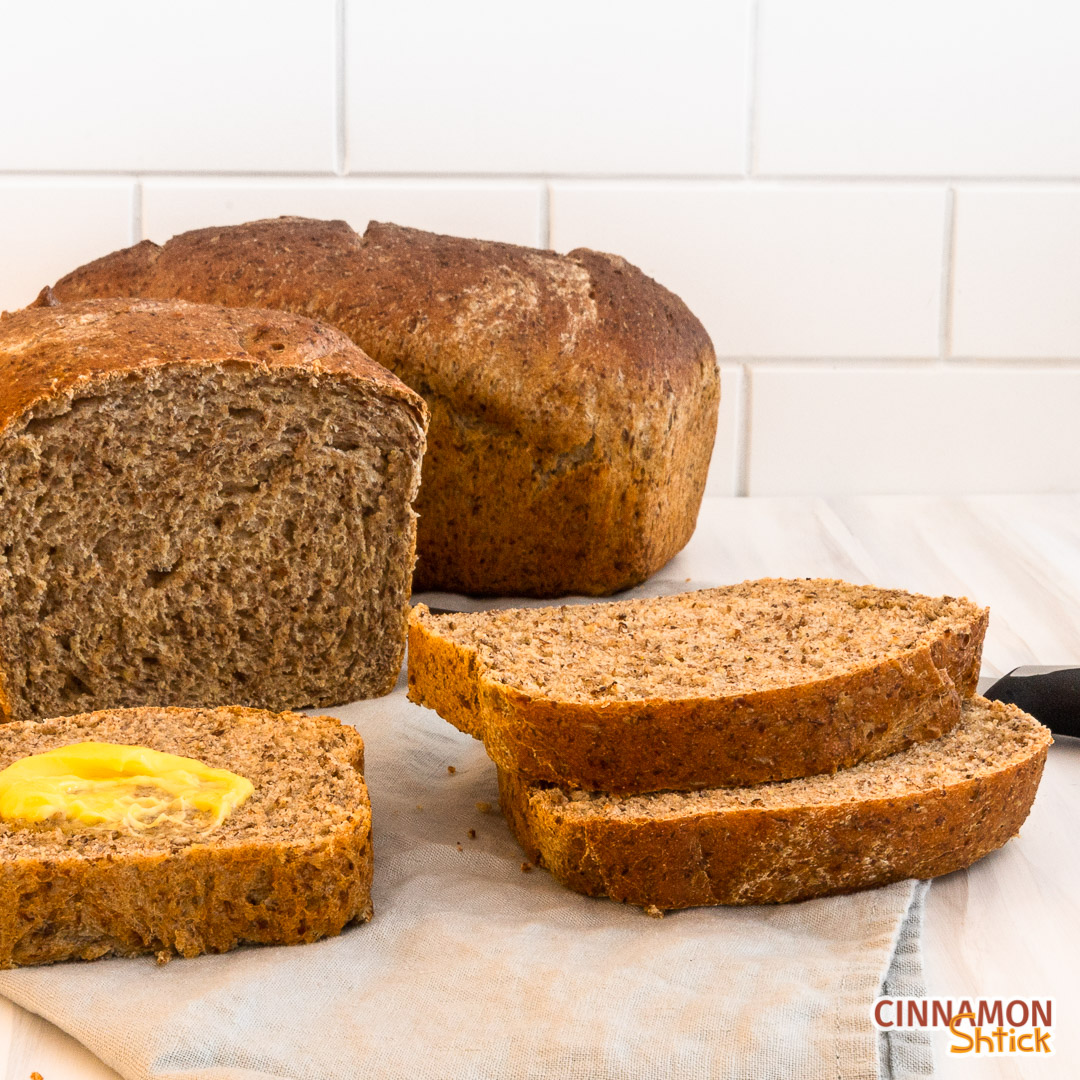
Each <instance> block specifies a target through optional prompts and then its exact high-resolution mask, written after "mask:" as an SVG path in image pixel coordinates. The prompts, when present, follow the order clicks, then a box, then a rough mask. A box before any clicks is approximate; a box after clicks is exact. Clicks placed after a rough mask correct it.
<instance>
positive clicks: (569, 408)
mask: <svg viewBox="0 0 1080 1080" xmlns="http://www.w3.org/2000/svg"><path fill="white" fill-rule="evenodd" d="M55 291H56V295H57V296H58V297H59V298H60V299H61V300H63V301H65V302H67V301H70V300H78V299H85V298H88V297H101V296H145V297H158V298H173V297H179V298H182V299H185V300H194V301H199V302H202V303H214V304H228V305H231V306H236V307H246V306H249V305H253V306H258V307H268V308H279V309H281V310H283V311H293V312H296V313H298V314H301V315H309V316H314V317H315V318H318V319H323V320H325V321H326V322H329V323H331V324H333V325H334V326H337V327H339V328H340V329H342V330H344V331H345V332H346V333H347V334H348V335H349V336H350V337H351V338H352V339H353V341H355V342H356V343H357V345H359V346H360V347H361V348H362V349H364V350H365V351H366V352H367V353H368V354H369V355H370V356H372V357H373V358H374V359H375V360H377V361H378V362H379V363H380V364H384V365H385V366H386V367H388V368H389V369H390V370H391V371H393V372H394V374H396V375H398V376H399V377H400V378H401V379H402V380H403V381H404V382H406V383H408V385H409V386H411V387H412V388H413V389H414V390H416V391H417V392H418V393H420V394H422V395H423V397H424V398H425V400H426V401H427V402H428V405H429V406H430V407H431V430H430V432H429V436H428V453H427V457H426V458H425V460H424V483H423V486H422V487H421V489H420V494H419V497H418V501H417V510H418V512H419V514H420V524H419V536H418V540H417V546H418V552H419V559H418V562H417V568H416V584H415V588H416V589H417V590H420V589H447V590H450V591H453V592H465V593H476V594H488V595H496V596H562V595H565V594H567V593H587V594H593V595H600V594H604V593H611V592H615V591H617V590H619V589H624V588H626V587H628V586H630V585H634V584H636V583H637V582H639V581H644V580H645V579H646V578H647V577H648V576H649V575H650V574H652V573H653V572H654V571H656V570H659V569H660V567H661V566H663V565H664V564H665V563H666V562H667V561H668V560H669V559H670V558H671V557H672V556H673V555H674V554H675V553H676V552H677V551H678V550H679V549H680V548H681V547H682V546H683V545H684V544H685V543H686V542H687V541H688V540H689V539H690V536H691V534H692V533H693V531H694V524H695V521H696V519H697V512H698V507H699V505H700V503H701V496H702V492H703V491H704V488H705V478H706V474H707V473H708V468H709V456H710V454H711V453H712V446H713V438H714V435H715V432H716V417H717V408H718V404H719V400H720V379H719V373H718V371H717V367H716V356H715V353H714V351H713V347H712V343H711V342H710V340H709V336H708V334H707V333H706V332H705V329H704V328H703V327H702V325H701V323H700V322H699V321H698V320H697V319H696V318H695V317H694V315H693V314H692V313H691V312H690V311H689V309H688V308H687V307H686V305H685V304H684V303H683V302H682V301H681V300H680V299H679V298H678V297H677V296H675V295H674V294H673V293H671V292H669V291H668V290H667V289H665V288H664V287H663V286H661V285H659V284H657V282H655V281H653V280H652V279H651V278H649V277H647V276H646V275H645V274H643V273H642V272H641V271H640V270H639V269H638V268H637V267H636V266H632V265H631V264H630V263H628V262H626V261H625V260H624V259H620V258H619V257H618V256H615V255H605V254H603V253H601V252H597V251H588V250H585V249H579V250H576V251H571V252H570V253H569V254H568V255H560V254H556V253H555V252H554V251H539V250H537V249H535V248H527V247H518V246H516V245H513V244H500V243H493V242H491V241H487V240H470V239H464V238H462V237H456V236H439V235H436V234H435V233H429V232H422V231H420V230H419V229H406V228H401V227H399V226H397V225H389V224H381V223H379V222H374V221H373V222H371V224H370V225H368V227H367V230H366V231H365V232H364V234H363V235H362V236H360V235H358V234H357V233H355V232H354V231H353V230H352V229H351V228H350V227H349V226H348V225H347V224H346V223H345V222H344V221H313V220H310V219H304V218H296V217H290V218H278V219H275V220H270V221H253V222H249V223H247V224H245V225H232V226H225V227H218V228H210V229H198V230H195V231H193V232H187V233H184V234H182V235H180V236H176V237H173V239H172V240H170V241H169V242H168V243H167V244H165V245H163V246H160V247H159V246H158V245H157V244H154V243H151V242H150V241H148V240H144V241H143V242H142V243H141V244H138V245H136V246H135V247H131V248H127V249H126V250H124V251H118V252H115V253H114V254H112V255H108V256H106V257H105V258H102V259H98V260H97V261H95V262H93V263H90V264H88V265H87V266H84V267H81V268H79V269H78V270H75V271H74V272H72V273H71V274H68V275H67V276H66V277H64V278H63V279H62V280H60V281H58V282H57V283H56V285H55ZM568 522H571V523H573V524H572V526H571V527H567V523H568Z"/></svg>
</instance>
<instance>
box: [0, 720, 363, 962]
mask: <svg viewBox="0 0 1080 1080" xmlns="http://www.w3.org/2000/svg"><path fill="white" fill-rule="evenodd" d="M87 741H89V742H106V743H118V744H121V745H129V746H130V745H134V746H144V747H149V748H150V749H151V750H157V751H160V752H163V753H168V754H177V755H179V756H181V757H185V758H195V759H196V760H197V761H200V762H202V763H204V764H206V765H209V766H211V767H213V768H218V769H228V770H230V771H231V772H234V773H236V774H238V775H239V776H242V777H244V778H246V779H247V780H249V781H251V783H252V785H253V791H252V794H251V795H250V797H249V798H248V799H247V801H246V802H244V803H242V804H241V805H239V806H238V807H237V808H236V809H234V810H233V811H232V812H231V813H230V814H229V815H228V816H227V817H226V818H225V819H224V821H223V822H222V823H221V824H220V825H219V826H217V827H216V828H214V829H213V830H212V831H210V832H206V831H205V830H204V823H203V822H201V821H200V820H198V815H197V814H196V815H190V816H183V815H181V816H180V818H179V819H178V820H176V821H165V822H163V823H160V824H157V825H155V826H153V827H152V828H144V829H142V830H139V831H131V830H129V829H125V828H116V827H114V826H111V825H86V824H82V823H79V822H73V821H70V820H61V821H57V820H47V821H42V822H37V823H34V822H30V821H19V820H16V821H9V820H2V819H0V865H2V868H3V872H2V873H0V967H3V968H10V967H14V966H21V965H26V964H49V963H53V962H55V961H59V960H70V959H82V960H93V959H95V958H97V957H101V956H108V955H117V956H131V955H134V954H137V953H148V952H154V953H157V954H158V956H159V959H162V960H164V959H167V958H168V957H169V956H171V955H174V954H179V955H180V956H185V957H190V956H196V955H198V954H199V953H205V952H224V951H225V950H227V949H232V948H234V947H236V946H237V945H240V944H243V943H257V944H278V945H288V944H295V943H299V942H307V941H315V940H316V939H317V938H321V937H325V936H327V935H331V934H337V933H340V932H341V930H342V928H343V927H345V926H346V925H347V924H348V923H350V922H353V921H355V920H367V919H369V918H370V917H371V872H372V848H371V808H370V804H369V802H368V795H367V788H366V787H365V786H364V778H363V767H364V744H363V742H362V740H361V739H360V737H359V735H357V734H356V732H355V731H354V730H353V729H352V728H350V727H346V726H345V725H343V724H341V723H339V722H338V721H337V720H333V719H331V718H328V717H314V718H312V717H306V716H301V715H299V714H296V713H279V714H273V713H267V712H260V711H257V710H252V709H241V708H217V709H175V708H140V709H116V710H111V711H105V712H98V713H92V714H86V715H80V716H69V717H64V718H63V719H59V720H46V721H27V722H21V723H20V722H16V723H11V724H0V769H5V768H7V767H8V766H9V765H11V764H12V763H13V762H14V761H16V760H19V759H21V758H25V757H27V756H28V755H31V754H40V753H43V752H47V751H50V750H53V749H55V748H57V747H61V746H68V745H70V744H73V743H81V742H87Z"/></svg>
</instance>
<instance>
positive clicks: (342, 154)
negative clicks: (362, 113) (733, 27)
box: [334, 0, 349, 176]
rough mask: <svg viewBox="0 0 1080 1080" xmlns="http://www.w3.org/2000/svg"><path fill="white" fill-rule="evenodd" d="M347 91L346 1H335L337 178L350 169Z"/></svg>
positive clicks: (335, 143) (335, 149)
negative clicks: (346, 109) (346, 112)
mask: <svg viewBox="0 0 1080 1080" xmlns="http://www.w3.org/2000/svg"><path fill="white" fill-rule="evenodd" d="M345 91H346V86H345V0H334V173H335V174H336V175H337V176H345V175H346V174H347V172H348V168H349V157H348V143H347V141H346V140H347V137H348V136H347V128H346V124H345V102H346V94H345Z"/></svg>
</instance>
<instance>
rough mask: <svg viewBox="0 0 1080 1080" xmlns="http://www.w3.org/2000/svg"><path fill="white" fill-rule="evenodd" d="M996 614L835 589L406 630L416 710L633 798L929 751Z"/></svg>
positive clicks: (471, 619) (942, 601)
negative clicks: (920, 747) (916, 749)
mask: <svg viewBox="0 0 1080 1080" xmlns="http://www.w3.org/2000/svg"><path fill="white" fill-rule="evenodd" d="M986 620H987V612H986V611H985V609H980V608H978V607H976V606H975V605H974V604H972V603H971V602H970V601H968V600H956V599H953V598H952V597H942V598H931V597H926V596H918V595H915V594H912V593H906V592H900V591H898V590H895V589H877V588H873V587H870V586H861V585H848V584H845V583H844V582H841V581H829V580H815V579H807V580H800V581H787V580H780V579H765V580H762V581H750V582H744V583H743V584H741V585H733V586H728V587H725V588H720V589H706V590H701V591H699V592H693V593H684V594H682V595H678V596H667V597H662V598H659V599H651V600H623V601H617V602H614V603H609V604H590V605H585V606H578V607H557V608H538V609H529V610H509V611H488V612H483V613H478V614H447V615H434V614H432V613H431V612H430V611H429V610H428V609H427V608H426V607H424V606H423V605H418V606H417V607H416V608H414V609H413V612H412V615H411V617H410V622H409V698H410V700H412V701H415V702H418V703H419V704H421V705H427V706H428V707H429V708H432V709H434V710H435V711H436V712H437V713H438V714H439V715H440V716H442V717H444V718H445V719H446V720H449V721H450V723H452V724H454V725H455V726H456V727H459V728H461V730H462V731H466V732H468V733H469V734H471V735H474V736H475V737H476V738H478V739H482V740H483V742H484V746H485V747H486V749H487V751H488V753H489V754H490V755H491V757H492V758H493V759H494V761H495V763H496V764H497V765H498V766H499V767H500V768H502V769H507V770H510V771H511V772H514V773H518V774H520V775H521V776H522V777H524V778H527V779H530V780H535V781H543V782H547V783H556V784H569V785H571V786H574V787H581V788H586V789H589V790H594V791H609V792H615V793H623V794H627V793H634V792H644V791H659V790H664V789H669V788H677V789H683V788H698V787H711V786H722V785H732V784H754V783H759V782H761V781H766V780H784V779H788V778H791V777H796V776H810V775H813V774H814V773H820V772H831V771H833V770H835V769H840V768H846V767H848V766H850V765H853V764H855V763H856V762H858V761H862V760H864V759H868V758H869V759H873V758H879V757H884V756H886V755H887V754H893V753H896V752H897V751H898V750H902V749H903V748H904V747H906V746H908V745H910V744H911V743H913V742H920V741H925V740H927V739H933V738H936V737H937V736H939V735H941V734H942V733H944V732H946V731H948V730H949V728H951V727H952V726H953V725H954V724H955V723H956V722H957V720H958V719H959V716H960V699H961V697H963V696H964V695H968V694H971V693H973V692H974V690H975V684H976V682H977V680H978V671H979V658H980V653H981V649H982V640H983V634H984V633H985V630H986Z"/></svg>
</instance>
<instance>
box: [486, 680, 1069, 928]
mask: <svg viewBox="0 0 1080 1080" xmlns="http://www.w3.org/2000/svg"><path fill="white" fill-rule="evenodd" d="M1051 742H1052V739H1051V737H1050V732H1049V731H1048V730H1047V729H1046V728H1044V727H1043V726H1042V725H1041V724H1039V723H1038V722H1037V721H1036V720H1034V719H1033V718H1032V717H1030V716H1028V715H1027V714H1026V713H1023V712H1021V711H1020V710H1019V709H1017V708H1016V707H1015V706H1012V705H1002V704H1000V703H998V702H988V701H985V700H983V699H982V698H974V699H969V701H968V702H967V703H966V704H965V709H964V716H963V719H962V720H961V722H960V724H958V725H957V726H956V727H955V728H954V729H953V730H952V731H950V732H949V733H948V734H946V735H943V736H942V737H941V738H939V739H936V740H933V741H931V742H926V743H921V744H919V745H916V746H912V747H910V748H909V749H907V750H905V751H902V752H901V753H899V754H894V755H892V756H890V757H887V758H883V759H881V760H879V761H874V762H866V763H863V764H861V765H856V766H854V767H853V768H851V769H847V770H844V771H842V772H839V773H836V774H834V775H823V776H813V777H808V778H803V779H798V780H788V781H783V782H779V783H766V784H760V785H755V786H753V787H744V788H734V789H731V788H726V789H713V790H705V791H696V792H662V793H657V794H652V795H638V796H630V797H624V798H619V797H617V796H612V795H604V794H597V793H590V792H585V791H580V790H572V789H565V788H558V787H545V786H541V785H535V784H530V783H529V782H528V781H525V780H523V779H522V778H520V777H518V776H515V775H514V774H512V773H510V772H508V771H506V770H502V769H500V770H499V790H500V798H501V804H502V808H503V811H504V813H505V815H506V818H507V820H508V821H509V823H510V827H511V829H512V831H513V832H514V834H515V836H516V837H517V839H518V841H519V842H520V843H521V845H522V847H523V848H524V849H525V851H526V853H527V854H528V855H529V857H530V858H532V859H533V860H534V861H539V862H540V863H541V864H542V865H543V866H545V867H547V869H549V870H550V871H551V873H552V875H553V876H554V877H555V878H556V880H558V881H560V882H561V883H562V884H563V885H566V886H567V887H568V888H571V889H574V890H576V891H577V892H581V893H585V894H586V895H589V896H608V897H610V898H612V899H614V900H619V901H622V902H623V903H629V904H635V905H638V906H641V907H649V906H654V907H656V908H659V909H661V910H664V909H671V908H684V907H694V906H699V905H710V904H758V903H781V902H785V901H790V900H803V899H807V898H809V897H814V896H825V895H830V894H833V893H841V892H852V891H854V890H857V889H865V888H870V887H872V886H877V885H884V884H887V883H889V882H892V881H899V880H902V879H904V878H911V877H916V878H930V877H936V876H938V875H940V874H946V873H949V872H951V871H953V870H958V869H961V868H963V867H966V866H970V865H971V864H972V863H973V862H975V861H976V860H978V859H981V858H982V857H983V856H985V855H987V854H989V853H990V852H991V851H993V850H995V849H996V848H999V847H1001V846H1002V845H1003V844H1004V843H1005V842H1006V841H1008V840H1009V839H1010V838H1011V837H1013V836H1015V835H1016V833H1017V832H1018V831H1019V829H1020V826H1021V824H1022V823H1023V822H1024V820H1025V819H1026V818H1027V815H1028V813H1029V811H1030V809H1031V805H1032V802H1033V801H1034V798H1035V793H1036V790H1037V788H1038V784H1039V779H1040V777H1041V775H1042V770H1043V765H1044V763H1045V760H1046V752H1047V749H1048V748H1049V746H1050V744H1051Z"/></svg>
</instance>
